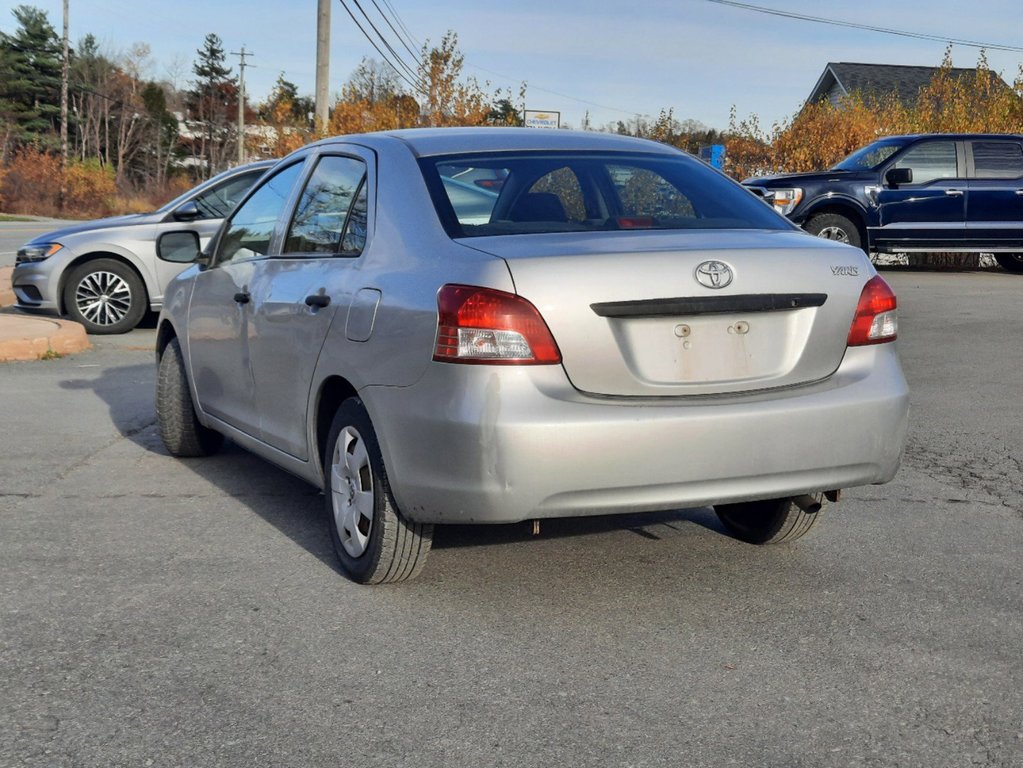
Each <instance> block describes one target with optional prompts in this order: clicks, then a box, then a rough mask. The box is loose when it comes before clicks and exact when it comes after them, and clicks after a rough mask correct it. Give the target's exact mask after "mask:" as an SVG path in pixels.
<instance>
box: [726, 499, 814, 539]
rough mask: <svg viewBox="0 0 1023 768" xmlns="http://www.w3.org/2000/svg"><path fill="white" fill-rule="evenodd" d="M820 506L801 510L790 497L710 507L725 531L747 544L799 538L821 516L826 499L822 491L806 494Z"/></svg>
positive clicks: (807, 531)
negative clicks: (809, 510) (811, 510)
mask: <svg viewBox="0 0 1023 768" xmlns="http://www.w3.org/2000/svg"><path fill="white" fill-rule="evenodd" d="M806 498H808V499H812V500H813V502H814V503H815V504H819V505H820V508H819V509H818V510H817V511H816V512H808V511H805V510H803V509H802V508H801V507H800V506H799V505H798V504H796V502H795V501H794V500H793V499H791V498H786V499H768V500H766V501H747V502H744V503H742V504H719V505H717V506H716V507H714V511H715V512H716V513H717V516H718V519H720V520H721V522H722V524H723V525H724V526H725V528H727V529H728V532H729V533H731V534H732V535H733V536H735V537H736V538H737V539H741V540H742V541H745V542H748V543H750V544H782V543H785V542H789V541H795V540H796V539H800V538H802V537H803V536H805V535H806V534H808V533H809V532H810V529H811V528H813V526H814V525H816V524H817V523H818V522H819V521H820V520H821V518H822V517H824V509H825V507H826V506H827V503H828V502H827V500H825V498H824V494H823V493H814V494H808V496H807V497H806Z"/></svg>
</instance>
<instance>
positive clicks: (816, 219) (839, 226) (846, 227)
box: [803, 213, 863, 248]
mask: <svg viewBox="0 0 1023 768" xmlns="http://www.w3.org/2000/svg"><path fill="white" fill-rule="evenodd" d="M803 229H805V230H806V231H807V232H809V233H810V234H811V235H816V236H817V237H823V238H824V239H826V240H836V241H838V242H840V243H848V244H849V245H854V246H856V247H857V248H863V238H862V237H860V229H859V227H857V226H856V222H854V221H853V220H852V219H850V218H848V217H846V216H842V215H841V214H839V213H818V214H817V215H816V216H812V217H811V218H810V220H809V221H807V222H806V224H804V225H803Z"/></svg>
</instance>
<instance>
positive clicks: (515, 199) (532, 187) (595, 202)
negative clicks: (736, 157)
mask: <svg viewBox="0 0 1023 768" xmlns="http://www.w3.org/2000/svg"><path fill="white" fill-rule="evenodd" d="M420 167H421V168H422V170H423V174H424V177H425V178H426V181H427V184H428V186H429V187H430V191H431V195H432V197H433V202H434V205H435V206H436V208H437V213H438V215H439V216H440V219H441V221H442V223H443V224H444V226H445V229H446V230H447V232H448V234H449V235H450V236H451V237H455V238H459V237H483V236H490V235H514V234H532V233H544V232H606V231H618V230H625V229H660V230H672V229H783V230H784V229H791V228H792V226H793V225H792V224H790V223H789V222H788V221H787V220H786V219H785V218H783V217H782V216H780V215H778V214H777V213H775V212H774V211H773V210H772V209H771V208H769V207H768V206H766V205H764V204H763V202H762V201H760V200H758V199H757V198H756V197H754V196H753V195H751V194H749V192H747V191H746V190H745V189H743V188H742V187H741V186H739V185H738V184H736V183H735V182H733V181H731V180H730V179H727V178H725V177H724V176H722V175H721V174H719V173H717V172H716V171H714V170H712V169H710V168H709V167H707V166H705V165H704V164H702V163H700V162H699V161H697V160H695V159H693V158H690V157H687V156H684V155H669V154H646V153H634V152H600V153H590V152H580V153H566V152H527V153H516V154H512V153H507V152H500V153H498V152H495V153H481V154H473V155H448V156H444V157H440V158H424V159H422V160H420ZM466 178H474V179H475V180H476V182H480V181H482V182H484V183H488V182H490V180H492V179H499V180H500V183H499V184H493V183H491V186H490V187H489V188H480V187H478V186H476V183H472V184H470V183H466V182H463V181H462V179H466Z"/></svg>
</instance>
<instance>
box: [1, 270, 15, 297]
mask: <svg viewBox="0 0 1023 768" xmlns="http://www.w3.org/2000/svg"><path fill="white" fill-rule="evenodd" d="M12 272H14V267H0V307H11V306H14V291H13V290H12V289H11V273H12Z"/></svg>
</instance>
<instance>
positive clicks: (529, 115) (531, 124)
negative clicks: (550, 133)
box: [523, 109, 561, 128]
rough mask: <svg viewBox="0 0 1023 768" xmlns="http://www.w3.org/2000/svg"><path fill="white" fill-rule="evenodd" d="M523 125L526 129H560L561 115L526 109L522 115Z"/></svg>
mask: <svg viewBox="0 0 1023 768" xmlns="http://www.w3.org/2000/svg"><path fill="white" fill-rule="evenodd" d="M523 123H524V124H525V126H526V127H527V128H560V127H561V113H560V112H541V111H540V110H537V109H527V110H525V114H524V115H523Z"/></svg>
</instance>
